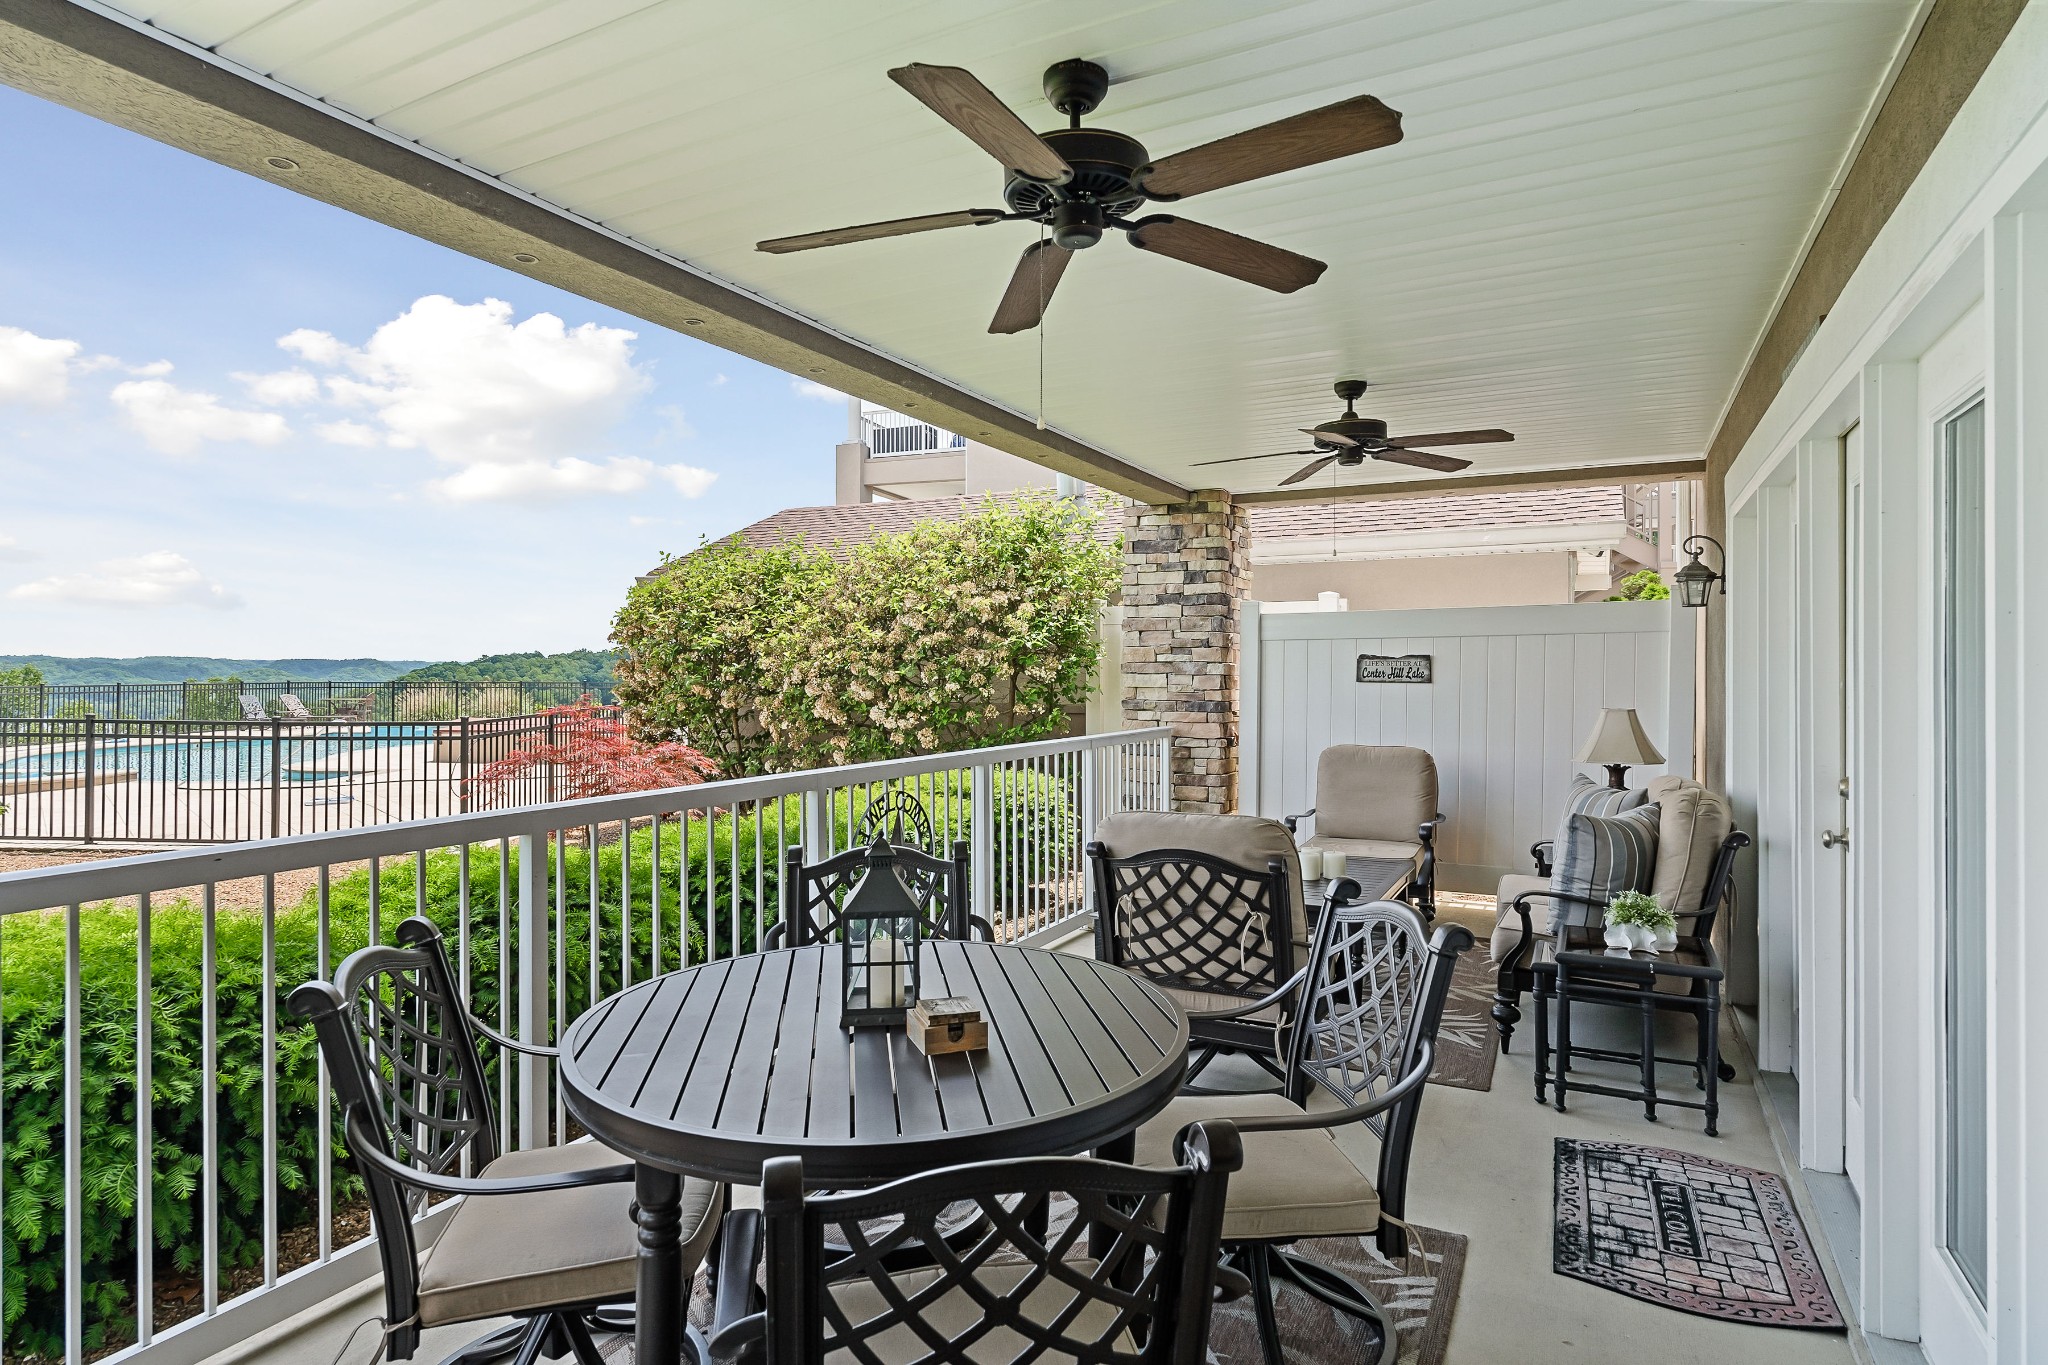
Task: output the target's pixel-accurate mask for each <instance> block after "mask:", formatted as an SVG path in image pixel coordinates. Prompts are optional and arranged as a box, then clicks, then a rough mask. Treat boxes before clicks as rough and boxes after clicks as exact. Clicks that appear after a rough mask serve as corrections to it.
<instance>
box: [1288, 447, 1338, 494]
mask: <svg viewBox="0 0 2048 1365" xmlns="http://www.w3.org/2000/svg"><path fill="white" fill-rule="evenodd" d="M1336 458H1337V457H1336V456H1335V455H1325V456H1323V458H1322V459H1320V460H1310V461H1309V462H1308V463H1307V464H1305V465H1303V466H1302V467H1301V468H1299V469H1297V470H1295V471H1294V472H1293V473H1292V474H1289V475H1288V476H1287V477H1286V478H1284V479H1282V480H1280V486H1281V487H1282V488H1285V487H1287V486H1288V485H1289V484H1293V483H1300V482H1301V481H1302V480H1303V479H1312V478H1314V477H1315V476H1316V475H1318V474H1320V473H1322V472H1323V466H1325V465H1327V464H1329V463H1330V461H1332V460H1334V459H1336Z"/></svg>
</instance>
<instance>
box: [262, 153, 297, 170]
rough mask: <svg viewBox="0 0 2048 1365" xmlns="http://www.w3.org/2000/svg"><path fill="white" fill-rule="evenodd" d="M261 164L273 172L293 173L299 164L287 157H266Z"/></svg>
mask: <svg viewBox="0 0 2048 1365" xmlns="http://www.w3.org/2000/svg"><path fill="white" fill-rule="evenodd" d="M263 164H264V165H266V166H268V167H270V168H271V169H272V170H274V171H295V170H297V169H298V168H299V163H298V162H296V161H294V160H292V159H291V158H290V157H288V156H266V157H264V158H263Z"/></svg>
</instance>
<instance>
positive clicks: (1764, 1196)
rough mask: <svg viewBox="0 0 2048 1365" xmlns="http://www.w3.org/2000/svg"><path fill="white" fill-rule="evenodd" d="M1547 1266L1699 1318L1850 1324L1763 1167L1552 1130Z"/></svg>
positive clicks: (1830, 1326)
mask: <svg viewBox="0 0 2048 1365" xmlns="http://www.w3.org/2000/svg"><path fill="white" fill-rule="evenodd" d="M1556 1170H1557V1224H1556V1229H1557V1238H1556V1243H1555V1253H1554V1257H1553V1260H1552V1269H1554V1270H1556V1272H1557V1273H1558V1274H1560V1275H1569V1276H1571V1277H1572V1278H1573V1279H1576V1280H1584V1281H1586V1282H1587V1283H1589V1284H1597V1285H1602V1286H1604V1287H1606V1288H1608V1289H1612V1290H1614V1291H1615V1292H1616V1293H1620V1294H1626V1295H1628V1296H1629V1297H1630V1298H1635V1299H1642V1300H1644V1301H1645V1302H1647V1303H1660V1304H1663V1305H1664V1306H1665V1307H1667V1308H1676V1309H1678V1310H1680V1311H1681V1312H1686V1313H1698V1314H1699V1315H1700V1316H1702V1317H1709V1318H1727V1319H1729V1320H1730V1321H1733V1322H1755V1323H1762V1324H1764V1325H1766V1326H1770V1327H1812V1328H1818V1329H1820V1330H1823V1331H1835V1332H1842V1331H1847V1330H1848V1328H1847V1325H1846V1324H1845V1323H1844V1322H1843V1319H1842V1311H1841V1309H1840V1308H1839V1307H1838V1306H1837V1305H1836V1303H1835V1297H1834V1295H1833V1294H1832V1293H1830V1292H1829V1290H1828V1285H1827V1280H1826V1279H1825V1277H1823V1276H1822V1274H1821V1270H1820V1260H1819V1258H1818V1257H1817V1256H1815V1255H1814V1251H1813V1243H1812V1242H1810V1241H1808V1240H1807V1236H1806V1227H1805V1225H1804V1224H1803V1223H1801V1222H1800V1221H1799V1214H1798V1211H1797V1210H1795V1209H1794V1208H1793V1207H1792V1199H1791V1197H1790V1196H1789V1195H1788V1194H1787V1193H1786V1191H1785V1182H1784V1181H1783V1180H1781V1179H1779V1178H1778V1177H1777V1176H1775V1175H1772V1174H1771V1173H1770V1172H1768V1171H1753V1170H1751V1169H1749V1168H1748V1167H1747V1166H1734V1165H1730V1164H1729V1163H1728V1162H1725V1161H1716V1160H1715V1159H1714V1158H1712V1157H1708V1156H1695V1155H1693V1154H1692V1153H1690V1152H1677V1151H1673V1150H1671V1149H1670V1148H1668V1147H1639V1146H1637V1145H1635V1144H1634V1143H1630V1142H1580V1141H1576V1140H1574V1139H1572V1138H1559V1139H1557V1159H1556Z"/></svg>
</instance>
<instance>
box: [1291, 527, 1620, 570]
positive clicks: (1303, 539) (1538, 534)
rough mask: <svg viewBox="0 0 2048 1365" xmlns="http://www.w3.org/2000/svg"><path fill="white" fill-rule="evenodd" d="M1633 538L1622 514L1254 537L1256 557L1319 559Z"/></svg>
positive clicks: (1590, 545)
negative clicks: (1536, 522) (1569, 519)
mask: <svg viewBox="0 0 2048 1365" xmlns="http://www.w3.org/2000/svg"><path fill="white" fill-rule="evenodd" d="M1634 539H1635V536H1634V534H1633V533H1632V532H1630V530H1629V528H1628V523H1627V522H1625V521H1622V520H1620V519H1618V518H1617V519H1614V520H1604V521H1576V522H1562V523H1560V522H1551V523H1548V524H1544V525H1537V526H1456V527H1450V528H1448V529H1445V530H1439V531H1371V532H1360V533H1353V534H1351V535H1338V536H1285V537H1273V538H1271V539H1267V540H1264V541H1260V540H1254V541H1253V542H1252V563H1254V564H1319V563H1326V562H1328V561H1330V560H1333V559H1435V558H1443V557H1447V556H1451V555H1523V554H1541V553H1544V552H1545V551H1553V550H1613V549H1618V548H1620V547H1621V546H1622V545H1624V544H1626V543H1627V542H1629V541H1632V540H1634Z"/></svg>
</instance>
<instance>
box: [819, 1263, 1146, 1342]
mask: <svg viewBox="0 0 2048 1365" xmlns="http://www.w3.org/2000/svg"><path fill="white" fill-rule="evenodd" d="M1065 1264H1066V1265H1068V1266H1069V1267H1071V1268H1072V1270H1073V1271H1074V1272H1075V1273H1076V1274H1077V1275H1081V1276H1087V1275H1092V1274H1093V1273H1094V1270H1095V1262H1093V1261H1091V1260H1087V1259H1084V1258H1076V1259H1074V1260H1071V1261H1068V1262H1066V1263H1065ZM1036 1270H1037V1267H1036V1266H1033V1265H1027V1264H1025V1263H1023V1262H1021V1261H1020V1262H1016V1263H996V1264H989V1265H983V1266H982V1267H981V1268H980V1269H978V1270H976V1271H975V1273H974V1280H975V1289H974V1290H969V1289H967V1288H966V1287H964V1286H961V1285H955V1286H953V1287H952V1288H949V1289H948V1290H946V1292H945V1293H943V1294H941V1295H939V1297H938V1298H936V1299H934V1300H932V1301H930V1302H929V1303H919V1304H918V1311H917V1316H918V1318H919V1320H920V1321H921V1322H923V1323H924V1324H925V1325H926V1326H927V1327H929V1328H930V1329H931V1330H932V1331H934V1332H935V1333H937V1334H938V1335H939V1336H941V1337H944V1338H946V1339H947V1340H949V1341H951V1342H952V1343H953V1344H954V1345H955V1346H957V1347H958V1348H959V1349H960V1350H961V1351H962V1353H963V1354H964V1355H965V1356H966V1358H967V1359H970V1360H987V1361H1006V1360H1016V1359H1017V1358H1019V1357H1020V1356H1022V1355H1024V1354H1025V1353H1026V1352H1027V1351H1030V1350H1032V1349H1033V1347H1032V1343H1031V1342H1030V1341H1029V1340H1028V1339H1027V1338H1025V1337H1024V1336H1022V1335H1020V1334H1019V1333H1016V1332H1013V1331H1011V1330H1010V1329H1009V1328H1007V1327H1004V1326H1002V1325H1001V1324H1000V1322H998V1321H997V1320H996V1319H997V1314H996V1313H994V1312H991V1311H990V1309H989V1308H988V1307H987V1306H986V1305H985V1303H984V1302H983V1301H982V1300H981V1299H978V1298H977V1297H976V1293H977V1292H978V1293H980V1294H984V1295H986V1296H988V1297H989V1298H992V1299H1004V1298H1007V1297H1008V1296H1009V1295H1010V1294H1012V1293H1014V1292H1015V1291H1016V1290H1017V1289H1018V1287H1019V1286H1020V1285H1021V1284H1022V1283H1023V1282H1024V1278H1025V1277H1026V1276H1027V1275H1030V1274H1032V1273H1034V1272H1035V1271H1036ZM938 1278H939V1272H938V1271H936V1270H910V1271H905V1272H904V1273H902V1274H900V1275H895V1276H892V1277H891V1280H892V1282H893V1284H894V1285H895V1287H896V1289H897V1290H898V1292H900V1293H901V1294H902V1295H903V1296H904V1297H905V1298H911V1297H912V1296H914V1295H915V1294H917V1293H918V1291H920V1290H922V1289H924V1288H925V1287H927V1286H928V1285H930V1284H932V1283H933V1282H934V1281H935V1280H937V1279H938ZM832 1297H833V1298H834V1299H835V1300H837V1301H838V1304H839V1308H840V1311H841V1312H843V1313H845V1314H846V1318H847V1321H849V1322H851V1323H853V1324H855V1325H856V1326H858V1325H859V1324H860V1323H863V1322H872V1321H873V1320H874V1319H876V1318H878V1317H882V1316H884V1315H888V1314H893V1313H894V1312H895V1311H896V1310H895V1308H894V1306H893V1305H891V1304H890V1302H889V1300H888V1299H887V1298H886V1297H884V1296H883V1294H882V1291H881V1290H880V1289H878V1288H876V1287H875V1284H874V1282H873V1281H871V1280H868V1279H865V1278H863V1279H857V1280H843V1281H840V1282H838V1283H836V1284H834V1285H833V1286H832ZM1077 1297H1079V1295H1078V1294H1077V1293H1076V1291H1075V1290H1074V1289H1073V1288H1071V1287H1070V1286H1068V1285H1066V1284H1064V1283H1062V1282H1061V1281H1059V1280H1058V1279H1056V1278H1054V1277H1053V1276H1050V1275H1048V1276H1046V1277H1045V1278H1043V1279H1042V1280H1040V1281H1039V1283H1038V1284H1037V1285H1035V1286H1034V1287H1033V1288H1032V1289H1031V1290H1030V1292H1029V1293H1027V1294H1025V1295H1024V1297H1023V1300H1022V1301H1021V1302H1020V1303H1019V1304H1017V1305H1016V1307H1015V1308H1014V1309H1013V1310H1007V1311H1014V1312H1015V1314H1016V1315H1017V1316H1020V1317H1022V1318H1023V1319H1024V1320H1025V1321H1027V1322H1034V1323H1050V1322H1056V1321H1058V1320H1059V1319H1060V1317H1061V1316H1062V1315H1063V1314H1064V1313H1065V1311H1066V1309H1067V1308H1068V1307H1069V1306H1070V1305H1071V1304H1072V1303H1073V1302H1074V1300H1075V1299H1076V1298H1077ZM1060 1334H1061V1335H1062V1336H1064V1337H1067V1338H1069V1339H1070V1340H1072V1341H1073V1342H1074V1344H1075V1345H1077V1346H1082V1347H1087V1348H1091V1349H1089V1352H1088V1354H1089V1355H1090V1356H1094V1357H1097V1358H1099V1357H1100V1356H1101V1355H1106V1354H1107V1353H1108V1351H1109V1350H1110V1349H1114V1350H1115V1351H1116V1352H1117V1353H1118V1354H1119V1355H1128V1356H1130V1357H1132V1358H1134V1359H1135V1358H1136V1354H1137V1347H1136V1345H1135V1344H1134V1343H1133V1342H1132V1341H1131V1340H1130V1334H1129V1333H1128V1332H1127V1331H1124V1330H1123V1329H1121V1328H1119V1327H1118V1326H1117V1308H1116V1305H1115V1304H1114V1303H1113V1302H1111V1301H1109V1300H1108V1299H1101V1298H1090V1299H1088V1300H1086V1301H1085V1302H1084V1303H1083V1305H1082V1307H1081V1309H1080V1311H1078V1312H1077V1313H1075V1314H1074V1316H1073V1319H1072V1320H1071V1321H1070V1322H1067V1323H1066V1324H1065V1325H1064V1326H1063V1327H1062V1328H1061V1329H1060ZM863 1345H865V1346H866V1347H867V1349H868V1350H869V1351H872V1352H873V1353H874V1356H875V1358H876V1359H879V1360H882V1361H885V1362H887V1361H915V1360H929V1359H930V1358H931V1356H932V1346H931V1343H929V1342H928V1341H926V1340H925V1339H924V1338H923V1337H922V1336H920V1335H919V1334H918V1331H917V1329H916V1328H914V1327H910V1326H907V1325H897V1326H891V1327H887V1328H884V1329H882V1330H880V1331H878V1332H876V1333H875V1334H874V1335H873V1336H870V1337H866V1338H863ZM1031 1358H1032V1360H1033V1361H1035V1362H1047V1363H1048V1365H1050V1362H1056V1361H1066V1360H1074V1359H1076V1358H1077V1357H1076V1355H1075V1354H1073V1353H1068V1352H1061V1351H1046V1352H1043V1353H1041V1354H1035V1355H1033V1356H1032V1357H1031ZM858 1359H860V1357H859V1356H857V1355H856V1354H855V1353H854V1352H853V1351H850V1350H845V1349H841V1350H837V1351H833V1352H832V1353H831V1354H830V1355H828V1356H827V1357H826V1362H827V1365H853V1362H854V1361H856V1360H858Z"/></svg>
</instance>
